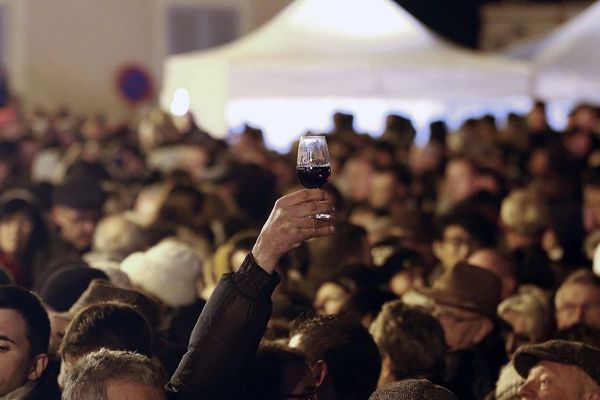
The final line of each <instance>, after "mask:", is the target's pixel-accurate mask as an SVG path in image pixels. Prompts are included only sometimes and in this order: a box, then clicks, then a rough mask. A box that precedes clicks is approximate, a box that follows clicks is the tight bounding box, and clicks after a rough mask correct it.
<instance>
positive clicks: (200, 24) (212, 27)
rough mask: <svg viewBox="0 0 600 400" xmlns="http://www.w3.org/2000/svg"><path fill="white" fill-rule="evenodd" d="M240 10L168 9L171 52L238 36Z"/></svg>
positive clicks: (198, 48) (203, 45)
mask: <svg viewBox="0 0 600 400" xmlns="http://www.w3.org/2000/svg"><path fill="white" fill-rule="evenodd" d="M239 19H240V18H239V12H238V10H236V9H232V8H221V7H172V8H170V9H169V12H168V34H169V37H168V46H169V47H168V51H169V54H177V53H185V52H188V51H195V50H202V49H207V48H209V47H213V46H218V45H221V44H224V43H227V42H229V41H232V40H234V39H236V38H237V37H238V34H239Z"/></svg>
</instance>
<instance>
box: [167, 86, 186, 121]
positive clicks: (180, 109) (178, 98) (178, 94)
mask: <svg viewBox="0 0 600 400" xmlns="http://www.w3.org/2000/svg"><path fill="white" fill-rule="evenodd" d="M189 110H190V94H189V93H188V91H187V90H185V89H181V88H180V89H177V90H175V93H174V94H173V101H171V107H170V111H171V114H172V115H174V116H176V117H182V116H184V115H185V114H187V112H188V111H189Z"/></svg>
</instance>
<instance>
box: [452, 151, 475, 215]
mask: <svg viewBox="0 0 600 400" xmlns="http://www.w3.org/2000/svg"><path fill="white" fill-rule="evenodd" d="M478 178H479V167H478V166H477V164H476V163H475V162H474V161H473V160H472V159H470V158H467V157H455V158H452V159H450V160H449V161H448V163H447V164H446V171H445V174H444V193H445V195H446V196H447V197H448V201H450V203H451V204H456V203H458V202H460V201H462V200H466V199H467V198H469V197H470V196H472V195H474V194H475V193H477V191H478V190H479V184H478Z"/></svg>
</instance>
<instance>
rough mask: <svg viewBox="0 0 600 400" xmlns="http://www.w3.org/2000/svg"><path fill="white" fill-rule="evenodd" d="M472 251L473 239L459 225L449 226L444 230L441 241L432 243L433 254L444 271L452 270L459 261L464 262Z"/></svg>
mask: <svg viewBox="0 0 600 400" xmlns="http://www.w3.org/2000/svg"><path fill="white" fill-rule="evenodd" d="M473 249H474V244H473V238H472V237H471V235H470V234H469V232H467V231H466V230H465V229H464V228H462V227H461V226H459V225H450V226H449V227H447V228H446V229H444V234H443V236H442V240H441V241H435V242H434V243H433V252H434V254H435V256H436V257H437V258H438V259H439V260H440V262H441V263H442V267H443V268H444V269H445V270H448V269H451V268H453V267H454V266H455V265H456V263H457V262H459V261H462V260H466V259H467V257H468V256H469V255H470V254H471V253H472V252H473Z"/></svg>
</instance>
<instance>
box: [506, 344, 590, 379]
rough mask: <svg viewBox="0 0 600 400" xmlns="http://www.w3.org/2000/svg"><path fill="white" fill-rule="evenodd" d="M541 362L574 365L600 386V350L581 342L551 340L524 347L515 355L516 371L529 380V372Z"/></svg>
mask: <svg viewBox="0 0 600 400" xmlns="http://www.w3.org/2000/svg"><path fill="white" fill-rule="evenodd" d="M540 361H551V362H555V363H559V364H567V365H574V366H576V367H579V368H581V369H582V370H583V371H585V373H586V374H588V375H589V376H590V378H592V379H593V380H594V381H596V382H597V383H598V384H599V385H600V349H599V348H597V347H593V346H589V345H587V344H583V343H579V342H570V341H566V340H550V341H547V342H545V343H541V344H535V345H527V346H522V347H521V348H519V350H517V352H516V353H515V355H514V358H513V362H514V365H515V369H516V370H517V372H518V373H519V375H521V376H522V377H523V378H525V379H527V376H528V375H529V371H530V370H531V368H533V367H534V366H535V365H536V364H537V363H538V362H540Z"/></svg>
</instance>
